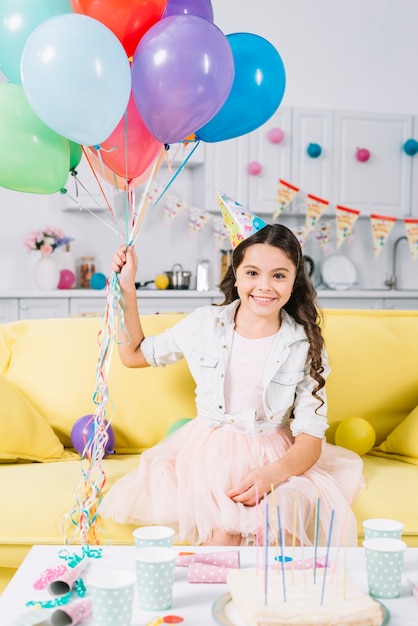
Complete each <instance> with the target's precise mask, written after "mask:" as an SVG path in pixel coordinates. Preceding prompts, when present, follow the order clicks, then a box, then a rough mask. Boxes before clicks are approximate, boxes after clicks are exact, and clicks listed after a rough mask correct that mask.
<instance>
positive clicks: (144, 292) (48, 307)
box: [0, 287, 418, 323]
mask: <svg viewBox="0 0 418 626" xmlns="http://www.w3.org/2000/svg"><path fill="white" fill-rule="evenodd" d="M317 294H318V302H319V305H320V307H321V308H323V309H327V308H328V309H409V310H415V309H418V290H417V291H412V290H411V291H398V290H390V289H347V290H339V291H338V290H332V289H318V291H317ZM137 298H138V305H139V308H140V311H141V313H142V314H149V313H152V314H154V313H167V312H170V313H172V312H176V313H187V312H190V311H193V310H194V309H195V308H196V307H200V306H206V305H209V304H218V303H220V302H222V299H223V295H222V293H221V292H220V291H218V290H217V289H212V290H209V291H196V290H194V289H155V288H151V289H150V288H146V287H144V288H140V289H137ZM105 303H106V290H104V289H103V290H96V289H54V290H53V291H42V290H33V289H15V290H9V289H3V290H0V323H4V322H11V321H14V320H18V319H34V318H51V317H67V316H68V315H102V314H103V312H104V309H105Z"/></svg>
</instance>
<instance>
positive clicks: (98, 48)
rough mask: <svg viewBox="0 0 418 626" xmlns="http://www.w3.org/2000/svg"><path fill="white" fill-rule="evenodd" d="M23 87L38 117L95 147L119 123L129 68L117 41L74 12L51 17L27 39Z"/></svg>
mask: <svg viewBox="0 0 418 626" xmlns="http://www.w3.org/2000/svg"><path fill="white" fill-rule="evenodd" d="M21 75H22V87H23V90H24V92H25V95H26V97H27V99H28V101H29V104H30V105H31V107H32V109H33V110H34V111H35V113H36V114H37V116H38V117H39V118H40V119H41V120H42V121H43V122H44V124H46V125H47V126H49V127H50V128H52V129H53V130H55V132H57V133H59V134H60V135H63V136H64V137H66V138H67V139H70V140H72V141H74V142H75V143H79V144H84V145H87V146H92V145H98V144H100V143H101V142H102V141H104V140H105V139H107V137H108V136H109V135H110V134H111V133H112V132H113V130H114V129H115V128H116V126H117V125H118V123H119V121H120V120H121V118H122V116H123V114H124V112H125V109H126V107H127V105H128V101H129V97H130V95H131V68H130V65H129V61H128V57H127V56H126V52H125V50H124V49H123V46H122V44H121V43H120V41H119V40H118V38H117V37H116V36H115V35H114V34H113V33H112V31H111V30H109V29H108V28H107V27H106V26H104V25H103V24H102V23H101V22H98V21H97V20H95V19H93V18H91V17H88V16H87V15H79V14H77V13H69V14H66V15H60V16H58V17H51V18H49V19H48V20H46V21H45V22H42V24H40V25H39V26H38V27H37V28H36V29H35V30H34V31H33V33H32V34H31V35H30V36H29V39H28V40H27V42H26V45H25V47H24V49H23V54H22V66H21Z"/></svg>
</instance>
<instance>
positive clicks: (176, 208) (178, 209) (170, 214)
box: [163, 196, 188, 228]
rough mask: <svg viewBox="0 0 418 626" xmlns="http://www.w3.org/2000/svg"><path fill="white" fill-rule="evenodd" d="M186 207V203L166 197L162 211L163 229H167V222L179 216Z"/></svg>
mask: <svg viewBox="0 0 418 626" xmlns="http://www.w3.org/2000/svg"><path fill="white" fill-rule="evenodd" d="M187 206H188V205H187V203H185V202H183V201H182V200H180V199H179V198H176V197H175V196H167V198H166V202H165V205H164V210H163V227H164V228H167V226H168V224H169V222H170V221H171V220H174V219H175V218H176V217H178V216H179V215H181V213H183V211H184V209H185V208H186V207H187Z"/></svg>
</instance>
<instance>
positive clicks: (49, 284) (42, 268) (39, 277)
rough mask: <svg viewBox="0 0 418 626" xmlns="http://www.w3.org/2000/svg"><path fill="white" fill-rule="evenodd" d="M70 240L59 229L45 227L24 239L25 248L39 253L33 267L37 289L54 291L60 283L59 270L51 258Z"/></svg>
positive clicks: (30, 233) (32, 232)
mask: <svg viewBox="0 0 418 626" xmlns="http://www.w3.org/2000/svg"><path fill="white" fill-rule="evenodd" d="M70 241H71V239H70V238H69V237H65V236H64V233H63V231H62V230H61V229H60V228H54V227H52V226H45V228H43V229H42V230H39V231H35V230H33V231H31V232H29V233H28V235H27V236H26V238H25V241H24V244H25V247H26V248H27V249H28V250H29V251H31V250H37V251H39V252H40V258H39V259H38V261H37V263H36V266H35V282H36V285H37V287H38V288H39V289H44V290H48V289H56V288H57V287H58V283H59V281H60V269H59V267H58V263H57V262H56V260H55V258H54V257H53V253H54V251H55V250H56V249H57V248H59V247H60V246H66V245H68V244H69V243H70Z"/></svg>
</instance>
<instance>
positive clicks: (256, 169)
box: [247, 161, 262, 176]
mask: <svg viewBox="0 0 418 626" xmlns="http://www.w3.org/2000/svg"><path fill="white" fill-rule="evenodd" d="M261 170H262V167H261V163H259V162H258V161H251V163H248V166H247V172H248V173H249V174H250V175H251V176H258V174H260V173H261Z"/></svg>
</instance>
